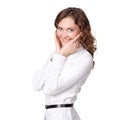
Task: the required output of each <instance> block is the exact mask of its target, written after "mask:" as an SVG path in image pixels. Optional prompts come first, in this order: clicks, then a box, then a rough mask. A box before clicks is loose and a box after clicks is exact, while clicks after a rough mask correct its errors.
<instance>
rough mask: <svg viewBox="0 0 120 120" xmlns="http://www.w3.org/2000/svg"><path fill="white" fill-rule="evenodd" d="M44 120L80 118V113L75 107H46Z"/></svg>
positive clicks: (73, 119) (72, 119) (78, 119)
mask: <svg viewBox="0 0 120 120" xmlns="http://www.w3.org/2000/svg"><path fill="white" fill-rule="evenodd" d="M44 120H80V117H79V115H78V114H77V112H76V110H75V109H74V108H73V107H70V108H50V109H46V113H45V119H44Z"/></svg>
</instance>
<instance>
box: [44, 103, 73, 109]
mask: <svg viewBox="0 0 120 120" xmlns="http://www.w3.org/2000/svg"><path fill="white" fill-rule="evenodd" d="M60 107H73V104H56V105H45V108H46V109H49V108H60Z"/></svg>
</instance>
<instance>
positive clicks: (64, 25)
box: [33, 7, 96, 120]
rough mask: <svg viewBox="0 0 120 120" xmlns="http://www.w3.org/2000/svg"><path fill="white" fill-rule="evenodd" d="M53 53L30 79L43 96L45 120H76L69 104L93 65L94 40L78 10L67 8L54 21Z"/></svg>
mask: <svg viewBox="0 0 120 120" xmlns="http://www.w3.org/2000/svg"><path fill="white" fill-rule="evenodd" d="M55 27H56V31H55V43H56V51H55V52H53V53H52V54H51V55H50V57H49V59H48V61H47V63H46V65H45V66H44V67H43V68H42V70H40V71H39V72H38V73H36V75H35V76H34V79H33V86H34V88H35V90H43V92H44V94H45V96H46V105H45V107H46V114H45V120H80V117H79V115H78V114H77V112H76V111H75V109H74V107H73V105H74V102H75V100H76V98H77V94H78V93H79V92H80V89H81V86H82V85H83V84H84V83H85V81H86V79H87V77H88V76H89V74H90V72H91V69H92V68H93V66H94V61H93V56H94V52H95V50H96V47H95V45H94V42H95V39H94V37H93V35H92V33H91V27H90V24H89V20H88V18H87V16H86V14H85V13H84V11H83V10H82V9H80V8H75V7H69V8H66V9H63V10H62V11H60V13H59V14H58V15H57V17H56V19H55Z"/></svg>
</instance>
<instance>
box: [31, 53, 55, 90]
mask: <svg viewBox="0 0 120 120" xmlns="http://www.w3.org/2000/svg"><path fill="white" fill-rule="evenodd" d="M52 54H53V53H52ZM52 54H51V55H50V56H49V58H48V60H47V62H46V64H45V65H44V66H43V67H42V69H41V70H39V71H37V72H36V73H35V75H34V76H33V80H32V85H33V88H34V89H35V90H37V91H40V90H42V89H43V86H44V83H45V79H46V77H47V75H46V74H47V73H48V71H49V64H50V60H51V57H52Z"/></svg>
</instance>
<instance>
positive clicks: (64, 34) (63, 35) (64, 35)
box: [61, 30, 68, 38]
mask: <svg viewBox="0 0 120 120" xmlns="http://www.w3.org/2000/svg"><path fill="white" fill-rule="evenodd" d="M61 36H62V37H63V38H65V37H67V36H68V34H67V31H65V30H63V31H62V33H61Z"/></svg>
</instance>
